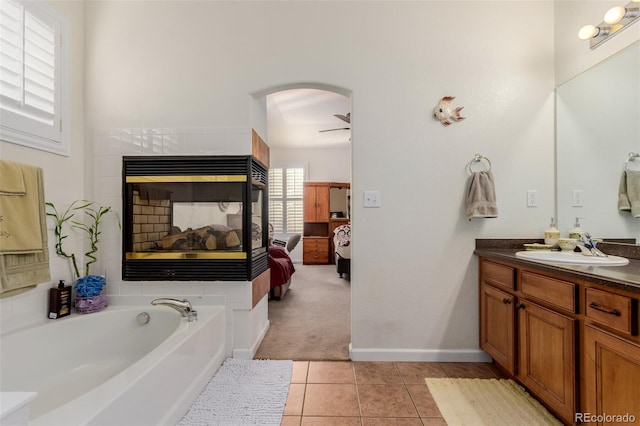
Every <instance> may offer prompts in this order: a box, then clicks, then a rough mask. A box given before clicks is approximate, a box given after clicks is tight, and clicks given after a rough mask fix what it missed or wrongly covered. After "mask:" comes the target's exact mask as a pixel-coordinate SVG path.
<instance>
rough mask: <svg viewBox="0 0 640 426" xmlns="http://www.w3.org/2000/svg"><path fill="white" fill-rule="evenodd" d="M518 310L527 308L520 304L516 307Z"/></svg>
mask: <svg viewBox="0 0 640 426" xmlns="http://www.w3.org/2000/svg"><path fill="white" fill-rule="evenodd" d="M516 308H518V309H526V308H527V307H526V306H525V305H524V303H518V304H517V305H516Z"/></svg>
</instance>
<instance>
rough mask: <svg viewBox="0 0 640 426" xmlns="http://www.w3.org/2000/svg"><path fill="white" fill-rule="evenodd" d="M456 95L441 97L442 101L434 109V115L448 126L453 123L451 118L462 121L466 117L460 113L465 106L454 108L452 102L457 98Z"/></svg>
mask: <svg viewBox="0 0 640 426" xmlns="http://www.w3.org/2000/svg"><path fill="white" fill-rule="evenodd" d="M455 98H456V97H455V96H445V97H444V98H442V99H440V103H439V104H438V106H437V107H435V108H434V110H433V116H434V117H435V118H436V119H438V120H440V121H442V124H444V125H445V126H448V125H449V124H451V120H455V121H462V120H464V119H465V117H463V116H461V115H460V111H462V108H464V107H458V108H454V109H452V108H453V107H452V106H451V102H453V100H454V99H455Z"/></svg>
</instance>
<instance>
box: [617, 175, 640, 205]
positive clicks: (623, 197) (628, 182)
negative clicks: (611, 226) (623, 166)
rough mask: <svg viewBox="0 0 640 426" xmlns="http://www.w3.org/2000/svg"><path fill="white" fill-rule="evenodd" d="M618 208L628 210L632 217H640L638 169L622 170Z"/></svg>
mask: <svg viewBox="0 0 640 426" xmlns="http://www.w3.org/2000/svg"><path fill="white" fill-rule="evenodd" d="M618 209H620V210H630V211H631V215H632V216H633V217H640V171H637V170H626V171H624V172H623V174H622V178H621V179H620V189H619V191H618Z"/></svg>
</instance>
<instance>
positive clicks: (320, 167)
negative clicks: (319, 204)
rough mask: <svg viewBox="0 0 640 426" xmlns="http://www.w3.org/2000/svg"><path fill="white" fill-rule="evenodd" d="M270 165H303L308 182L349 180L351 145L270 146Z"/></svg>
mask: <svg viewBox="0 0 640 426" xmlns="http://www.w3.org/2000/svg"><path fill="white" fill-rule="evenodd" d="M271 166H273V167H285V166H287V167H305V168H306V170H307V176H306V180H307V181H309V182H351V145H338V146H330V147H326V148H302V149H300V148H296V149H291V148H277V147H276V148H271Z"/></svg>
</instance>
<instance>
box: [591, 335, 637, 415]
mask: <svg viewBox="0 0 640 426" xmlns="http://www.w3.org/2000/svg"><path fill="white" fill-rule="evenodd" d="M584 362H585V366H584V367H585V368H584V371H585V374H584V389H585V390H586V391H585V395H584V409H583V410H581V411H582V412H585V413H590V414H591V415H593V416H596V418H597V416H604V415H609V416H613V415H620V416H625V415H626V416H627V418H626V419H624V418H623V419H617V418H615V417H611V418H608V419H607V418H606V417H601V418H602V420H604V421H602V422H600V421H598V422H597V424H598V425H602V424H622V423H629V420H628V419H629V418H631V416H633V418H635V420H636V421H640V394H639V391H640V345H639V344H637V343H634V342H631V341H629V340H626V339H623V338H621V337H620V336H617V335H615V334H613V333H610V332H607V331H604V330H602V329H600V328H598V327H597V326H594V325H589V324H588V325H585V335H584ZM631 423H635V422H631Z"/></svg>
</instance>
